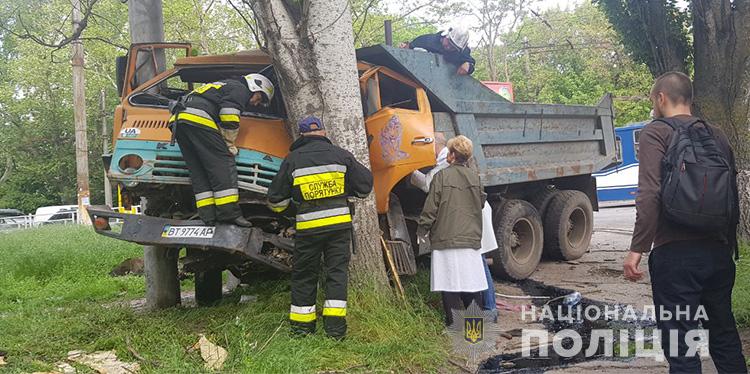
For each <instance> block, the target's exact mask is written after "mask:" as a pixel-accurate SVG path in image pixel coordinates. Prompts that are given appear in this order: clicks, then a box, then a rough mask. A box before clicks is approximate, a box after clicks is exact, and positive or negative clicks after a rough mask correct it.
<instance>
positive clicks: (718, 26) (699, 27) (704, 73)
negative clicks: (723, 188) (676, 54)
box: [692, 0, 750, 239]
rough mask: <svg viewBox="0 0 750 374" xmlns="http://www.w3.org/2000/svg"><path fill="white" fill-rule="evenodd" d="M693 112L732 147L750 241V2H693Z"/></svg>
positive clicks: (743, 232)
mask: <svg viewBox="0 0 750 374" xmlns="http://www.w3.org/2000/svg"><path fill="white" fill-rule="evenodd" d="M692 4H693V39H694V50H695V52H694V59H695V79H694V82H695V109H696V114H697V115H700V116H701V117H703V118H706V119H707V120H708V121H710V122H711V123H713V124H714V125H717V126H719V127H721V129H722V130H724V132H725V133H726V135H727V137H728V138H729V142H730V144H731V145H732V148H733V149H734V153H735V157H736V161H737V168H738V170H739V172H740V176H739V178H738V185H739V191H740V193H739V195H740V207H741V224H740V230H739V233H740V235H741V236H742V237H744V238H745V239H748V238H750V201H749V198H750V194H748V188H749V187H750V184H748V183H749V181H750V170H749V167H750V144H748V126H749V125H750V123H749V121H748V118H749V117H750V23H748V22H747V20H748V17H749V16H750V4H749V3H748V2H747V1H734V2H733V3H732V2H730V1H729V0H693V2H692Z"/></svg>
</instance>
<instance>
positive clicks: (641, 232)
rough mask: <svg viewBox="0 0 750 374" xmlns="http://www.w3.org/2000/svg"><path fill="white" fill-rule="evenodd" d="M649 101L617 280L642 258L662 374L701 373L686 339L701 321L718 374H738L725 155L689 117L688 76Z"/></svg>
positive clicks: (729, 157)
mask: <svg viewBox="0 0 750 374" xmlns="http://www.w3.org/2000/svg"><path fill="white" fill-rule="evenodd" d="M650 96H651V102H652V104H653V107H654V118H655V119H654V121H652V122H651V123H650V124H648V125H647V126H646V127H645V128H644V130H643V131H642V132H641V135H640V149H639V152H638V158H639V161H640V171H639V175H638V196H637V198H636V222H635V228H634V230H633V239H632V243H631V246H630V252H629V253H628V255H627V257H626V258H625V261H624V263H623V269H624V275H625V278H627V279H628V280H631V281H637V280H639V279H641V278H642V277H643V274H644V272H643V271H642V270H639V269H638V265H639V263H640V261H641V257H642V255H643V254H644V253H648V252H651V254H650V256H649V258H648V269H649V275H650V276H651V289H652V293H653V298H654V306H655V308H656V313H655V314H656V320H657V327H658V328H659V330H660V331H661V337H662V341H661V344H662V349H663V351H664V354H665V356H666V357H667V361H668V362H669V369H670V372H672V373H700V372H701V362H700V359H699V358H698V357H697V355H696V354H695V353H694V352H691V354H690V355H688V351H689V349H688V348H689V345H688V342H686V339H685V338H686V337H687V338H688V340H693V339H695V337H694V335H693V334H694V333H695V330H698V329H699V328H700V327H699V323H700V324H702V327H703V328H704V329H706V330H707V332H708V343H709V352H710V354H711V357H712V359H713V362H714V364H715V365H716V369H717V370H718V372H720V373H747V368H746V366H745V359H744V357H743V355H742V344H741V343H740V339H739V334H738V332H737V327H736V325H735V320H734V315H733V313H732V287H733V286H734V277H735V264H734V260H733V256H734V255H735V254H736V250H737V239H736V228H737V222H738V220H739V210H738V209H739V208H738V205H739V202H738V199H737V183H736V171H735V170H736V169H735V163H734V155H733V153H732V149H731V148H730V147H729V142H728V141H727V137H726V136H725V135H724V133H723V132H722V131H721V130H720V129H718V128H716V127H714V126H711V125H709V124H707V123H705V122H704V121H703V120H701V119H699V118H697V117H694V116H693V115H692V114H691V105H692V101H693V86H692V83H691V82H690V78H689V77H688V76H687V75H685V74H683V73H679V72H669V73H666V74H664V75H662V76H660V77H659V78H657V79H656V81H655V82H654V85H653V87H652V89H651V95H650ZM652 245H653V247H654V249H653V251H651V247H652ZM690 331H693V332H692V333H690Z"/></svg>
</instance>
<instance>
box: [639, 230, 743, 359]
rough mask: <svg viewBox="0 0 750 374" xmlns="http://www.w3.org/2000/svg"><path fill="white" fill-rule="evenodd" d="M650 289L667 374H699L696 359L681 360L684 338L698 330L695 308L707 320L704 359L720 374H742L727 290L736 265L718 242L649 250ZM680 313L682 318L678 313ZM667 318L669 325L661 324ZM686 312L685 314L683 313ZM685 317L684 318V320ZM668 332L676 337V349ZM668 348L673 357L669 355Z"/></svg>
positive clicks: (727, 250)
mask: <svg viewBox="0 0 750 374" xmlns="http://www.w3.org/2000/svg"><path fill="white" fill-rule="evenodd" d="M648 267H649V273H650V275H651V287H652V291H653V295H654V305H655V307H656V320H657V326H658V328H659V329H660V330H661V337H662V349H663V350H664V355H665V356H666V357H667V361H668V362H669V371H670V373H700V372H701V362H700V359H699V358H698V357H697V356H692V357H685V354H686V352H687V350H688V345H687V343H686V342H685V334H686V333H687V332H688V331H690V330H695V329H698V328H699V326H698V324H699V321H698V320H696V319H695V317H696V316H699V317H703V316H702V315H701V314H702V313H699V312H698V308H699V306H701V305H702V306H703V308H705V316H707V319H701V321H700V323H701V324H702V325H703V328H705V329H706V330H708V344H709V353H710V354H711V358H712V359H713V362H714V364H715V365H716V369H717V370H718V372H719V373H747V367H746V366H745V358H744V357H743V355H742V344H741V343H740V338H739V334H738V333H737V327H736V325H735V321H734V315H733V313H732V287H734V276H735V265H734V260H733V253H732V251H731V250H730V249H729V248H728V247H727V245H726V244H723V243H721V242H717V241H709V240H706V241H692V242H691V241H679V242H672V243H669V244H665V245H663V246H660V247H657V248H654V250H653V251H652V253H651V255H650V256H649V259H648ZM678 308H679V310H680V311H683V312H682V314H681V315H679V314H678V313H677V310H678ZM662 309H663V310H664V311H665V316H666V315H669V314H671V317H672V318H670V319H666V318H662V316H661V310H662ZM686 310H689V312H686ZM688 313H689V316H686V314H688ZM670 330H674V331H677V337H678V340H677V343H676V344H675V343H674V342H672V340H671V337H670ZM670 343H671V345H675V347H676V348H677V352H674V353H675V354H671V352H670V346H671V345H670Z"/></svg>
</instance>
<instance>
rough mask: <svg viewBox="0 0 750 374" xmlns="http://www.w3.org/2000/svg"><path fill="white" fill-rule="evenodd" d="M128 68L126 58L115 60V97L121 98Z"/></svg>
mask: <svg viewBox="0 0 750 374" xmlns="http://www.w3.org/2000/svg"><path fill="white" fill-rule="evenodd" d="M127 67H128V56H117V57H116V58H115V74H116V75H117V96H122V87H123V85H124V84H125V72H126V69H127Z"/></svg>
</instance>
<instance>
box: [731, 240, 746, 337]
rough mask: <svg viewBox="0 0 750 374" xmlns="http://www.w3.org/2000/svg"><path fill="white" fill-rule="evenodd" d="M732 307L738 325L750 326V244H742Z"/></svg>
mask: <svg viewBox="0 0 750 374" xmlns="http://www.w3.org/2000/svg"><path fill="white" fill-rule="evenodd" d="M734 279H735V280H734V290H733V292H732V308H733V310H734V317H735V319H736V320H737V325H738V326H740V327H750V244H748V243H744V244H742V245H740V259H739V261H737V276H736V277H735V278H734Z"/></svg>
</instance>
